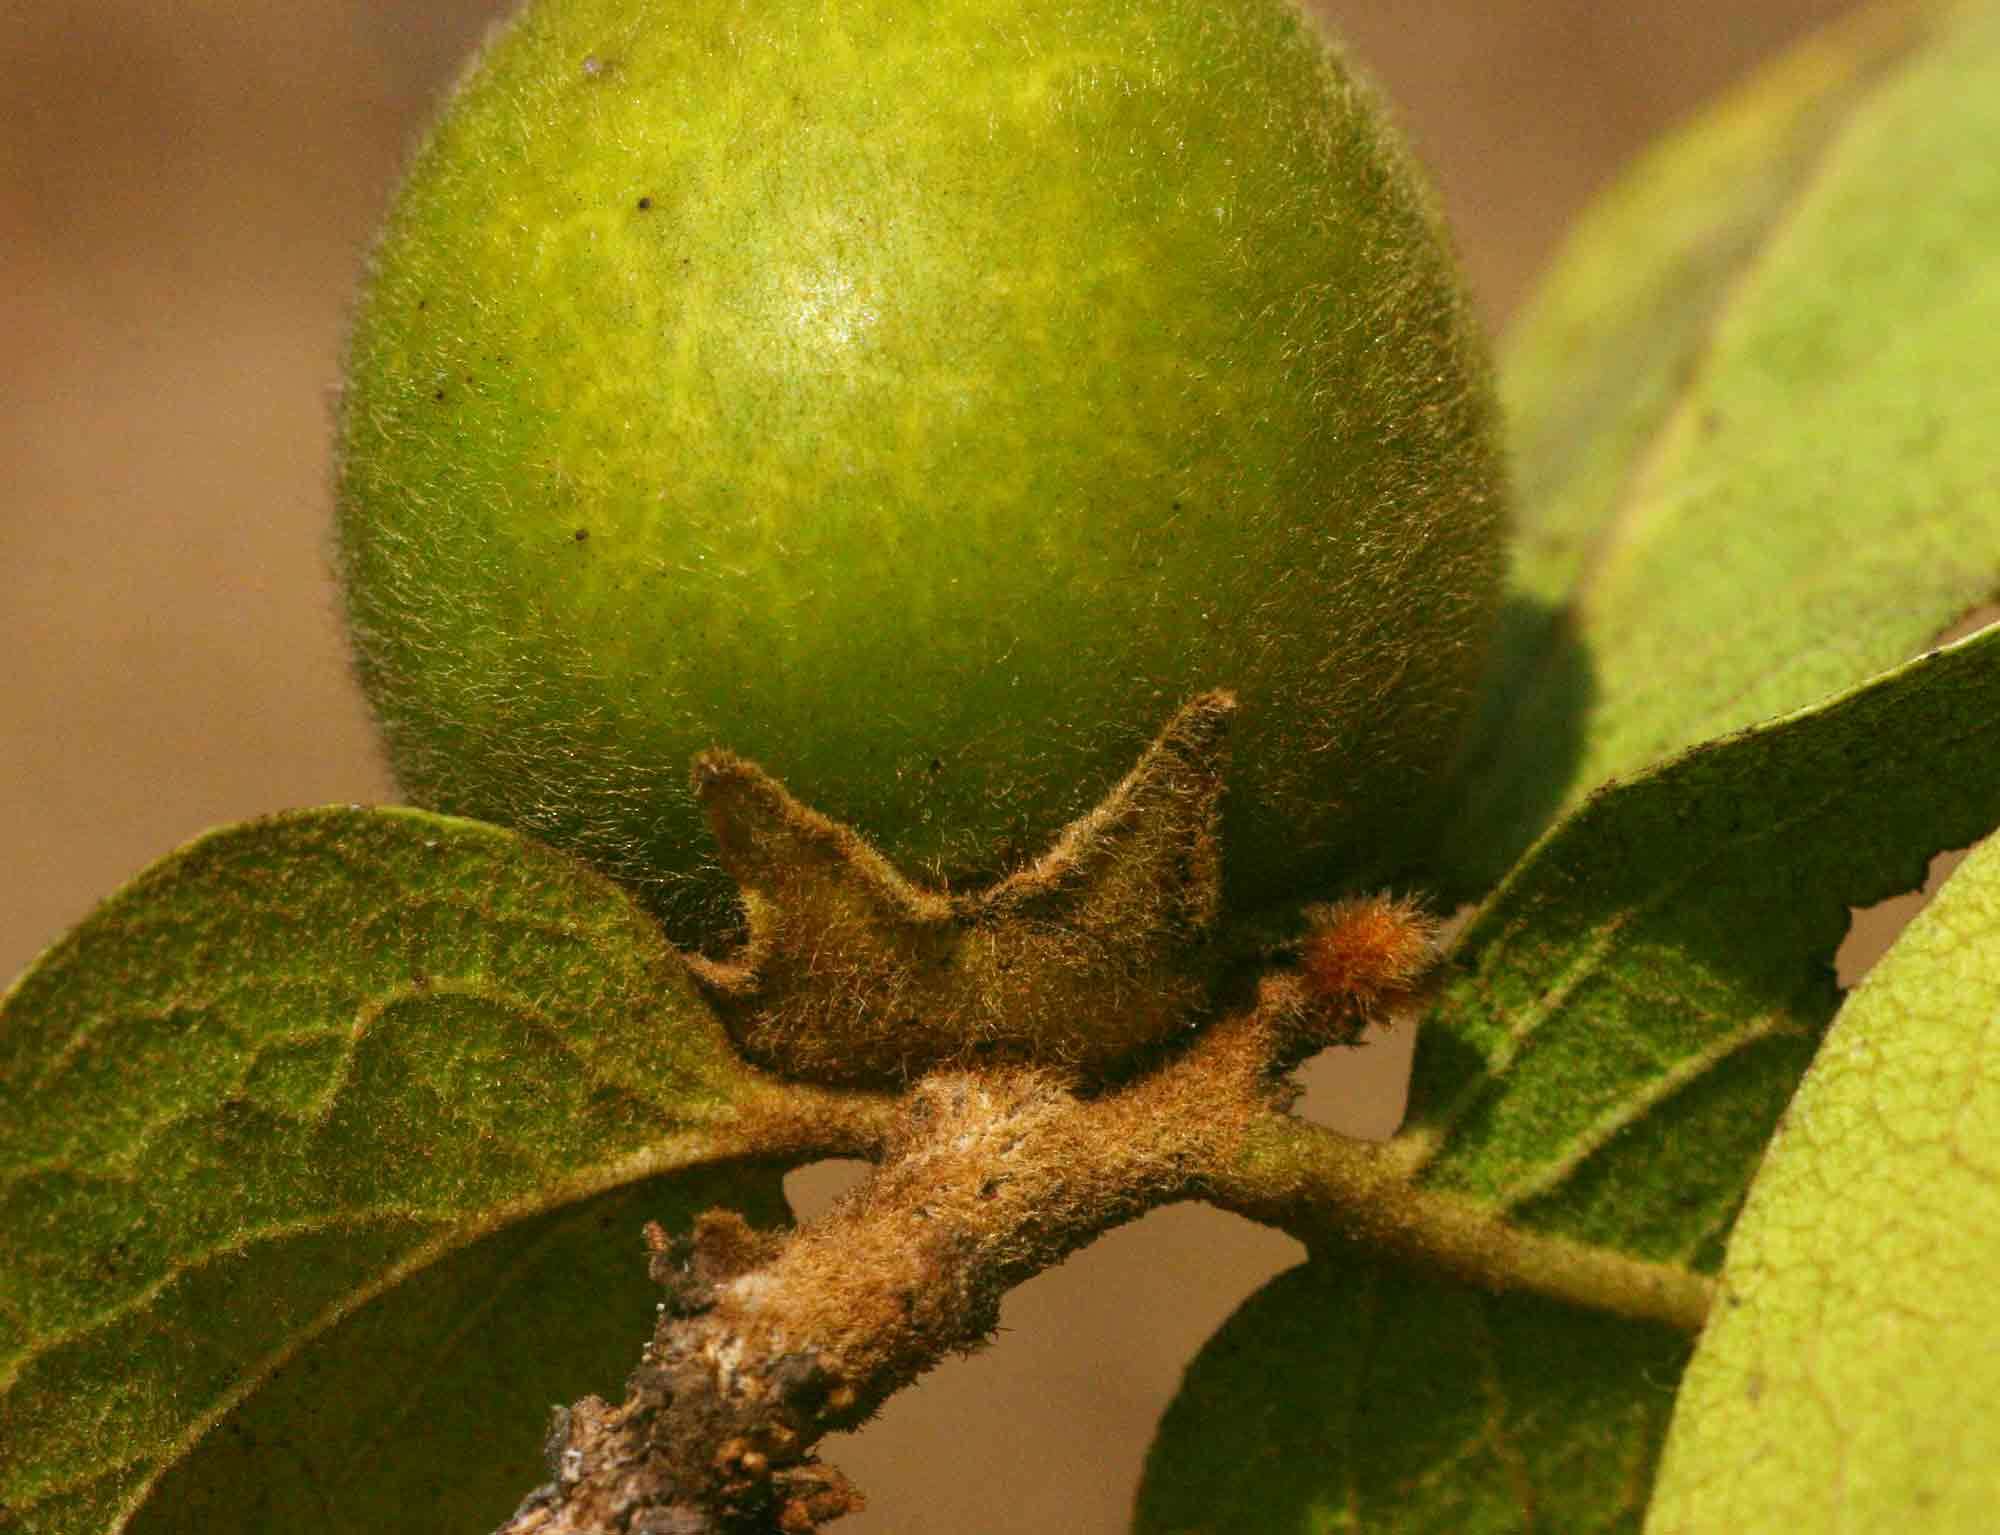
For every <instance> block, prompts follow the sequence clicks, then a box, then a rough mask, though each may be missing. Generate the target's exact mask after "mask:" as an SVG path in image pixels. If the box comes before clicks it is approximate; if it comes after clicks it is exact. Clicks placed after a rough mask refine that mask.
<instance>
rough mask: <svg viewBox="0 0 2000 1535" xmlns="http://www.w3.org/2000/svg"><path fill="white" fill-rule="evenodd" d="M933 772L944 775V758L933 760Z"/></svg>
mask: <svg viewBox="0 0 2000 1535" xmlns="http://www.w3.org/2000/svg"><path fill="white" fill-rule="evenodd" d="M931 771H932V772H933V773H942V772H943V771H944V758H942V757H933V758H931Z"/></svg>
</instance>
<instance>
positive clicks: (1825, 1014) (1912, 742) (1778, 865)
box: [1401, 628, 2000, 1269]
mask: <svg viewBox="0 0 2000 1535" xmlns="http://www.w3.org/2000/svg"><path fill="white" fill-rule="evenodd" d="M1995 824H2000V628H1991V629H1987V630H1984V631H1982V632H1981V633H1980V634H1978V635H1975V636H1973V637H1972V638H1970V639H1967V640H1964V641H1961V642H1960V643H1959V644H1957V645H1954V646H1950V647H1948V648H1946V649H1943V650H1938V651H1934V652H1931V653H1930V654H1928V655H1927V656H1925V657H1923V658H1922V659H1920V660H1917V661H1913V662H1911V663H1909V664H1907V665H1906V666H1903V667H1901V668H1899V669H1898V670H1896V671H1894V672H1892V673H1890V674H1889V675H1888V676H1886V677H1883V678H1881V679H1880V680H1878V681H1876V682H1874V683H1871V684H1869V685H1868V686H1866V687H1863V688H1860V689H1857V690H1856V691H1854V692H1852V693H1850V694H1847V695H1845V696H1844V697H1841V698H1839V699H1836V700H1833V701H1831V702H1828V703H1824V704H1820V705H1816V706H1815V707H1813V708H1811V709H1806V710H1802V711H1800V712H1798V713H1796V714H1793V715H1790V716H1788V717H1786V718H1784V719H1780V720H1776V721H1772V722H1771V723H1768V724H1765V725H1760V726H1757V727H1755V728H1753V729H1750V730H1747V731H1744V732H1741V733H1739V734H1737V735H1734V736H1730V737H1726V738H1724V739H1721V740H1718V741H1714V742H1711V743H1709V744H1707V745H1705V746H1701V747H1697V748H1695V749H1694V750H1692V751H1690V752H1687V753H1686V754H1684V755H1682V756H1680V757H1678V758H1676V759H1674V760H1672V761H1670V762H1668V763H1665V764H1663V765H1662V766H1660V767H1658V768H1655V769H1653V770H1652V771H1650V772H1647V773H1644V774H1642V775H1640V776H1639V777H1637V778H1635V779H1633V780H1631V781H1629V782H1626V783H1621V784H1617V785H1614V786H1612V787H1611V788H1609V789H1606V790H1603V791H1601V792H1600V793H1598V794H1597V795H1595V796H1593V797H1592V798H1591V799H1590V800H1589V801H1587V802H1586V803H1585V804H1584V806H1583V807H1582V808H1581V809H1580V810H1579V811H1577V812H1576V813H1575V814H1573V815H1572V816H1570V817H1569V818H1568V819H1567V820H1566V821H1564V822H1563V824H1562V825H1560V826H1559V827H1557V828H1556V830H1555V831H1553V832H1552V833H1550V835H1549V836H1548V837H1547V838H1545V839H1544V840H1543V841H1542V842H1541V843H1540V844H1538V845H1537V846H1536V848H1535V849H1534V851H1533V852H1531V853H1530V854H1529V855H1528V857H1527V858H1526V859H1524V860H1523V862H1522V864H1521V865H1520V867H1519V868H1517V869H1516V870H1515V872H1514V873H1513V874H1512V875H1511V876H1510V877H1509V878H1508V880H1507V881H1506V883H1504V884H1503V885H1502V886H1501V887H1500V889H1499V890H1498V891H1496V892H1495V893H1494V895H1493V897H1492V898H1491V899H1490V900H1489V901H1488V902H1487V904H1486V905H1485V906H1484V907H1483V908H1482V909H1481V911H1480V912H1479V913H1478V914H1477V915H1476V916H1475V917H1474V918H1473V920H1472V922H1471V924H1470V926H1469V927H1468V928H1467V929H1466V931H1465V933H1464V935H1463V936H1462V938H1461V939H1460V942H1459V944H1458V945H1457V947H1456V949H1455V951H1454V972H1453V974H1452V975H1451V976H1450V978H1449V979H1448V981H1447V983H1446V986H1445V988H1444V991H1443V993H1442V995H1441V998H1440V1000H1439V1002H1438V1003H1437V1005H1436V1006H1435V1007H1434V1008H1433V1009H1432V1011H1431V1013H1430V1014H1429V1016H1428V1017H1426V1018H1425V1020H1424V1023H1423V1032H1422V1033H1421V1034H1420V1035H1419V1036H1418V1043H1417V1052H1416V1062H1415V1066H1414V1073H1413V1077H1412V1081H1411V1089H1410V1113H1409V1120H1408V1123H1407V1124H1406V1126H1405V1128H1404V1130H1403V1132H1402V1136H1401V1139H1402V1141H1403V1143H1404V1144H1405V1145H1406V1146H1407V1147H1408V1148H1409V1152H1410V1157H1411V1164H1412V1165H1413V1166H1414V1167H1415V1168H1416V1169H1417V1171H1418V1176H1419V1178H1420V1179H1421V1181H1422V1182H1423V1183H1424V1184H1425V1185H1426V1186H1428V1187H1431V1188H1435V1189H1444V1190H1451V1191H1454V1192H1458V1193H1461V1194H1464V1195H1467V1196H1470V1197H1472V1198H1474V1199H1476V1200H1478V1201H1480V1202H1481V1203H1483V1204H1486V1205H1487V1206H1489V1207H1490V1208H1494V1209H1497V1210H1499V1211H1502V1212H1505V1213H1506V1214H1507V1215H1509V1216H1510V1217H1511V1218H1512V1219H1513V1220H1514V1221H1516V1222H1517V1223H1519V1224H1521V1225H1524V1226H1526V1227H1529V1228H1531V1229H1533V1230H1537V1231H1543V1232H1547V1233H1550V1234H1553V1235H1558V1236H1562V1237H1567V1238H1572V1239H1575V1240H1578V1241H1582V1242H1588V1243H1593V1244H1600V1245H1604V1246H1608V1247H1613V1248H1616V1249H1618V1250H1620V1251H1623V1252H1627V1253H1630V1254H1633V1255H1635V1256H1639V1257H1644V1258H1648V1259H1652V1260H1655V1261H1662V1262H1672V1263H1679V1264H1683V1265H1691V1266H1694V1267H1697V1268H1702V1269H1709V1268H1713V1267H1714V1266H1715V1265H1716V1264H1717V1263H1719V1261H1720V1258H1721V1243H1722V1239H1723V1237H1724V1236H1725V1234H1726V1232H1727V1230H1728V1226H1729V1222H1730V1221H1731V1220H1732V1219H1733V1217H1734V1215H1735V1213H1736V1210H1737V1208H1738V1205H1739V1204H1740V1202H1741V1200H1742V1196H1743V1191H1744V1189H1745V1188H1746V1187H1747V1186H1748V1183H1749V1180H1750V1176H1751V1173H1752V1171H1753V1170H1754V1168H1755V1165H1756V1161H1757V1158H1758V1156H1759V1155H1760V1154H1761V1152H1762V1150H1763V1147H1764V1144H1765V1141H1766V1140H1767V1139H1768V1137H1769V1135H1770V1133H1771V1129H1772V1127H1773V1126H1774V1125H1775V1124H1776V1122H1777V1119H1778V1115H1779V1113H1780V1112H1781V1111H1782V1109H1783V1108H1784V1105H1785V1102H1786V1100H1787V1099H1788V1098H1789V1097H1790V1096H1791V1094H1792V1091H1793V1089H1794V1088H1795V1087H1796V1085H1797V1083H1798V1080H1799V1078H1800V1076H1801V1075H1802V1074H1803V1073H1804V1071H1805V1069H1806V1066H1807V1065H1808V1064H1809V1062H1810V1061H1811V1059H1812V1055H1813V1051H1814V1049H1815V1047H1816V1046H1817V1044H1818V1041H1819V1038H1820V1035H1821V1034H1822V1032H1823V1031H1824V1029H1825V1027H1826V1024H1827V1022H1828V1021H1829V1020H1830V1019H1831V1018H1832V1016H1833V1013H1834V1009H1835V1007H1836V1006H1837V1004H1838V1001H1839V992H1838V989H1837V987H1836V985H1835V981H1834V973H1833V955H1834V951H1835V949H1836V948H1838V946H1839V944H1840V941H1841V939H1842V938H1843V937H1844V936H1845V934H1846V931H1847V926H1848V920H1849V915H1848V914H1849V909H1850V908H1851V907H1854V906H1858V905H1865V904H1868V903H1870V902H1873V901H1877V900H1880V899H1882V898H1883V897H1885V896H1888V895H1891V894H1893V893H1895V892H1897V891H1899V890H1906V889H1909V888H1911V887H1912V886H1914V885H1917V884H1919V883H1921V882H1922V879H1923V873H1924V868H1925V863H1926V861H1927V860H1928V859H1929V858H1930V856H1931V855H1932V854H1934V853H1936V852H1937V851H1939V850H1940V849H1942V848H1947V847H1960V846H1964V845H1965V844H1967V843H1969V842H1973V841H1975V840H1977V839H1978V838H1979V837H1981V836H1983V835H1985V833H1986V832H1988V831H1989V830H1991V829H1992V827H1993V826H1994V825H1995Z"/></svg>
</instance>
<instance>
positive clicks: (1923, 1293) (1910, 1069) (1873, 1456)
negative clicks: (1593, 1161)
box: [1646, 841, 2000, 1535]
mask: <svg viewBox="0 0 2000 1535" xmlns="http://www.w3.org/2000/svg"><path fill="white" fill-rule="evenodd" d="M1996 1275H2000V841H1993V842H1989V843H1987V844H1986V845H1985V846H1984V847H1983V848H1980V849H1979V850H1978V851H1976V852H1975V853H1973V855H1972V856H1971V857H1970V858H1969V859H1967V860H1966V862H1965V863H1964V864H1963V865H1961V866H1960V868H1959V870H1958V872H1957V873H1955V874H1954V875H1953V876H1952V877H1951V879H1950V880H1949V881H1948V882H1947V883H1946V884H1945V887H1944V889H1943V890H1942V891H1941V892H1940V893H1939V895H1938V897H1937V899H1936V900H1935V901H1934V902H1933V903H1932V904H1931V906H1930V907H1929V908H1928V909H1926V910H1925V911H1924V912H1922V913H1921V914H1920V915H1919V916H1918V917H1917V918H1916V920H1915V921H1913V922H1912V923H1911V924H1910V926H1909V927H1908V928H1907V929H1905V931H1904V933H1903V935H1902V937H1901V938H1900V939H1899V940H1898V941H1897V943H1896V945H1895V947H1894V948H1893V949H1891V950H1890V952H1889V954H1888V955H1887V956H1886V957H1885V958H1884V959H1883V960H1882V961H1881V963H1880V964H1879V965H1877V966H1876V968H1875V969H1874V970H1873V971H1872V972H1870V974H1869V976H1868V978H1867V980H1866V981H1864V982H1863V983H1862V985H1861V986H1860V988H1859V989H1858V990H1857V991H1856V992H1855V993H1854V994H1853V996H1852V997H1851V998H1850V999H1849V1000H1848V1003H1847V1005H1846V1006H1845V1007H1844V1008H1842V1009H1841V1013H1840V1016H1839V1018H1838V1019H1837V1020H1835V1023H1834V1026H1833V1028H1832V1030H1831V1031H1830V1032H1829V1034H1828V1035H1827V1040H1826V1048H1825V1049H1824V1050H1822V1051H1821V1052H1820V1057H1819V1059H1818V1060H1817V1061H1816V1062H1815V1063H1814V1065H1813V1069H1812V1071H1811V1072H1810V1073H1809V1074H1808V1075H1807V1077H1806V1080H1805V1083H1804V1085H1803V1086H1802V1087H1800V1089H1799V1093H1798V1097H1797V1098H1796V1100H1795V1101H1794V1102H1793V1104H1792V1106H1791V1108H1790V1110H1789V1111H1788V1112H1787V1113H1786V1115H1785V1122H1784V1125H1783V1126H1782V1127H1781V1130H1780V1133H1779V1135H1778V1137H1777V1139H1776V1140H1775V1141H1774V1143H1773V1145H1772V1148H1771V1153H1770V1155H1769V1157H1768V1158H1767V1159H1766V1161H1765V1164H1764V1167H1763V1169H1762V1171H1761V1172H1759V1173H1758V1175H1757V1181H1756V1183H1755V1185H1754V1186H1753V1187H1752V1189H1751V1192H1750V1198H1749V1201H1748V1203H1747V1204H1746V1205H1745V1207H1744V1211H1743V1219H1742V1221H1741V1222H1740V1223H1739V1224H1738V1226H1737V1229H1736V1234H1735V1236H1734V1237H1733V1238H1732V1239H1731V1241H1730V1244H1729V1259H1728V1263H1727V1265H1726V1266H1725V1268H1724V1269H1723V1276H1722V1283H1723V1304H1722V1306H1721V1309H1720V1310H1719V1312H1718V1314H1717V1316H1716V1319H1715V1321H1714V1322H1713V1323H1712V1324H1711V1325H1710V1327H1709V1329H1708V1331H1707V1333H1706V1334H1705V1335H1704V1336H1703V1339H1702V1344H1701V1349H1700V1352H1699V1353H1698V1354H1697V1356H1696V1359H1695V1363H1694V1365H1693V1366H1692V1367H1691V1369H1690V1370H1689V1372H1688V1379H1687V1389H1686V1392H1685V1394H1684V1395H1683V1396H1682V1398H1681V1400H1680V1402H1679V1403H1678V1404H1677V1405H1676V1407H1675V1409H1674V1421H1673V1428H1672V1432H1671V1434H1670V1436H1669V1439H1668V1445H1667V1453H1666V1457H1665V1459H1664V1461H1663V1463H1662V1466H1661V1479H1660V1490H1659V1497H1658V1502H1657V1504H1656V1506H1655V1508H1654V1510H1653V1512H1652V1515H1651V1517H1650V1518H1649V1519H1648V1521H1647V1525H1646V1528H1647V1529H1648V1530H1649V1531H1652V1532H1654V1535H1683V1532H1686V1535H1693V1532H1696V1531H1708V1530H1731V1531H1736V1532H1739V1535H1766V1532H1769V1535H1784V1532H1788V1531H1792V1530H1811V1531H1814V1532H1815V1535H1837V1532H1844V1531H1870V1532H1874V1531H1881V1530H1896V1531H1899V1532H1910V1535H1979V1532H1983V1531H1986V1530H1990V1529H1992V1528H1993V1522H1994V1509H1995V1508H1996V1507H2000V1347H1996V1346H1995V1340H1996V1338H2000V1284H1996V1282H1995V1276H1996Z"/></svg>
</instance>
